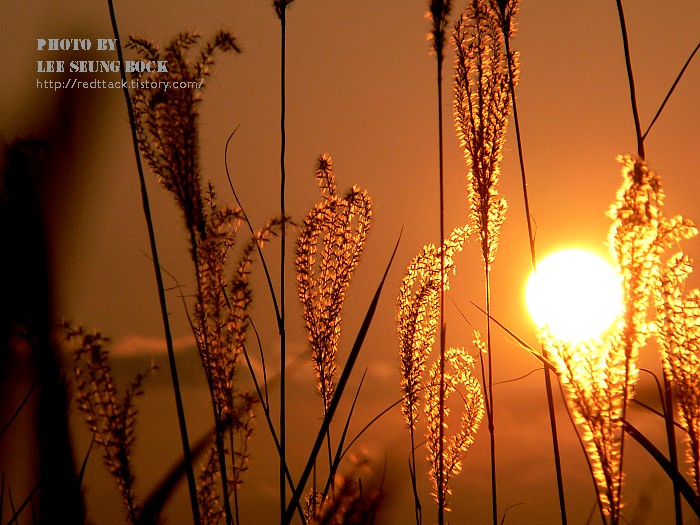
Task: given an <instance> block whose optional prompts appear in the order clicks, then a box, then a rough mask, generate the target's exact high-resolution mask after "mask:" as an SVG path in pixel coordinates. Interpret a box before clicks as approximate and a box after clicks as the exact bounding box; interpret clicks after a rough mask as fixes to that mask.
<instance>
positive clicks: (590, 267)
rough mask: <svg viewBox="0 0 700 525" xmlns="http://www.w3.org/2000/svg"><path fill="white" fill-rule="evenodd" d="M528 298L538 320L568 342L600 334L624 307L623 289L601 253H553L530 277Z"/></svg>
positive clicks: (530, 308) (534, 318)
mask: <svg viewBox="0 0 700 525" xmlns="http://www.w3.org/2000/svg"><path fill="white" fill-rule="evenodd" d="M525 301H526V304H527V309H528V311H529V312H530V315H531V316H532V318H533V320H534V321H535V323H536V324H537V325H538V326H539V327H540V328H544V327H546V328H547V329H548V330H549V332H550V333H551V334H552V336H553V337H555V338H557V339H561V340H564V341H569V342H573V343H576V342H580V341H585V340H589V339H595V338H597V337H599V336H600V335H602V334H603V333H604V332H605V330H606V329H607V328H608V327H609V326H610V325H611V324H612V322H613V321H614V320H615V319H616V318H617V317H618V316H619V315H620V313H621V311H622V288H621V285H620V278H619V277H618V275H617V273H616V272H615V270H614V269H613V268H612V266H610V264H608V262H607V261H605V260H604V259H603V258H602V257H600V256H598V255H596V254H595V253H593V252H590V251H586V250H580V249H566V250H560V251H558V252H555V253H553V254H551V255H549V256H548V257H546V258H544V259H543V260H542V261H541V262H539V263H538V264H537V274H535V273H534V272H533V273H532V274H531V275H530V278H529V279H528V282H527V287H526V289H525Z"/></svg>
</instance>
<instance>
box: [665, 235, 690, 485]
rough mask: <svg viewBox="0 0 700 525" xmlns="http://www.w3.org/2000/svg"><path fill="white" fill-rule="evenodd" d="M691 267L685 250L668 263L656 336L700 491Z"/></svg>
mask: <svg viewBox="0 0 700 525" xmlns="http://www.w3.org/2000/svg"><path fill="white" fill-rule="evenodd" d="M688 226H689V225H688ZM691 271H692V263H691V260H690V258H689V257H688V256H687V255H685V254H683V253H677V254H675V255H674V256H672V257H671V258H670V259H669V261H668V262H667V263H666V265H665V267H664V270H663V272H662V274H661V286H660V288H659V290H658V294H657V322H658V329H657V336H658V339H659V342H660V346H661V352H662V358H663V364H664V374H665V375H666V377H667V378H668V380H669V382H670V384H671V385H673V387H674V394H675V398H676V405H677V407H678V414H679V415H680V420H681V425H682V427H683V429H684V431H685V442H686V459H687V461H688V466H689V468H688V473H689V475H690V477H691V479H692V480H693V485H694V488H695V493H696V494H700V291H698V290H697V289H694V290H691V291H690V292H687V293H685V292H684V284H685V280H686V278H687V277H688V275H689V274H690V272H691Z"/></svg>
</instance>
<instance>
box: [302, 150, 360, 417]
mask: <svg viewBox="0 0 700 525" xmlns="http://www.w3.org/2000/svg"><path fill="white" fill-rule="evenodd" d="M316 179H317V181H318V183H319V185H320V186H321V195H322V197H323V200H322V201H321V202H320V203H318V204H317V205H316V206H314V208H313V209H312V210H311V211H310V212H309V214H308V215H307V216H306V218H305V219H304V223H303V225H302V227H301V231H300V232H299V239H298V242H297V258H296V267H297V282H298V285H299V299H300V300H301V303H302V305H303V307H304V322H305V323H306V329H307V331H308V333H309V343H310V345H311V356H312V359H313V362H314V368H315V370H316V377H317V380H318V390H319V393H320V394H321V397H322V398H323V403H324V408H325V409H328V407H329V405H330V402H331V398H332V396H333V390H334V378H335V372H336V352H337V350H338V339H339V337H340V332H341V315H342V309H343V304H344V302H345V292H346V291H347V289H348V286H349V285H350V279H351V278H352V275H353V272H354V271H355V268H357V265H358V263H359V260H360V256H361V255H362V252H363V250H364V247H365V241H366V238H367V231H368V230H369V228H370V226H371V219H372V202H371V199H370V197H369V195H368V194H367V192H366V191H364V190H361V189H360V188H358V187H357V186H353V187H352V188H351V189H350V191H349V192H348V193H347V194H346V195H345V196H340V195H339V194H338V190H337V188H336V184H335V175H334V174H333V165H332V161H331V158H330V157H329V156H328V155H322V156H321V157H320V159H319V161H318V169H317V171H316Z"/></svg>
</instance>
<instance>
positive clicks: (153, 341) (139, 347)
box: [112, 334, 195, 356]
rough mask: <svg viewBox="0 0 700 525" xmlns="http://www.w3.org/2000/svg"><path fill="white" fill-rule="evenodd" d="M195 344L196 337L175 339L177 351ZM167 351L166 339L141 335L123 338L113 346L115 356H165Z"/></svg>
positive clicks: (186, 336) (189, 336)
mask: <svg viewBox="0 0 700 525" xmlns="http://www.w3.org/2000/svg"><path fill="white" fill-rule="evenodd" d="M194 344H195V342H194V336H192V335H191V334H189V335H185V336H182V337H178V338H176V339H173V348H174V350H175V351H178V350H184V349H186V348H189V347H191V346H194ZM166 350H167V347H166V344H165V338H163V337H149V336H145V335H139V334H130V335H127V336H125V337H121V338H119V339H117V340H115V341H114V343H113V344H112V354H113V355H115V356H136V355H160V354H165V352H166Z"/></svg>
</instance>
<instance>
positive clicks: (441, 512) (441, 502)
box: [436, 42, 446, 525]
mask: <svg viewBox="0 0 700 525" xmlns="http://www.w3.org/2000/svg"><path fill="white" fill-rule="evenodd" d="M436 45H437V47H438V49H437V55H438V56H437V90H438V97H437V99H438V158H439V167H438V170H439V180H440V242H441V243H444V241H443V240H442V239H444V238H445V192H444V186H445V185H444V159H443V136H442V135H443V133H442V62H443V48H442V42H439V43H436ZM445 332H446V323H445V247H444V245H443V247H442V249H441V250H440V404H439V410H440V414H439V422H440V423H439V425H440V426H439V431H438V432H439V436H438V472H437V496H438V524H439V525H442V524H443V523H444V520H445V490H444V464H445V459H444V455H445V454H444V438H445V346H446V342H445V335H446V334H445Z"/></svg>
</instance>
